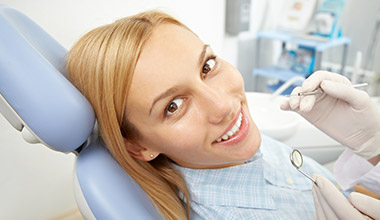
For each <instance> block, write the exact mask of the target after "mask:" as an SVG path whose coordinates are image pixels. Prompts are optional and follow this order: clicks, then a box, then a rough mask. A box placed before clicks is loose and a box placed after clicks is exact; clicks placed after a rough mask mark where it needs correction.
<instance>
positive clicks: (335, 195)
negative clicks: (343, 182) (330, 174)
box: [312, 174, 380, 220]
mask: <svg viewBox="0 0 380 220" xmlns="http://www.w3.org/2000/svg"><path fill="white" fill-rule="evenodd" d="M313 178H314V179H315V181H316V183H317V185H315V184H313V188H312V190H313V197H314V206H315V213H314V219H318V220H325V219H328V220H330V219H355V220H356V219H370V218H368V216H369V217H371V218H373V219H380V200H377V199H374V198H372V197H369V196H366V195H364V194H360V193H356V192H353V193H351V195H350V201H351V203H350V202H349V201H348V200H347V199H346V197H344V195H343V194H342V193H341V192H340V191H339V190H338V189H337V188H336V187H335V186H334V184H333V183H331V182H330V181H329V180H328V179H327V178H326V177H323V176H320V175H317V174H314V175H313ZM358 210H360V212H362V213H364V214H365V215H363V214H361V213H360V212H359V211H358Z"/></svg>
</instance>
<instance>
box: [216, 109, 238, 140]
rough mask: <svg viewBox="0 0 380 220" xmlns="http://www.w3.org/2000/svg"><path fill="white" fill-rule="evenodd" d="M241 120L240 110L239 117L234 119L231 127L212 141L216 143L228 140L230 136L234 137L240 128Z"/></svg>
mask: <svg viewBox="0 0 380 220" xmlns="http://www.w3.org/2000/svg"><path fill="white" fill-rule="evenodd" d="M242 120H243V114H242V112H240V113H239V118H238V119H237V120H236V122H235V124H234V125H233V126H232V128H231V129H230V130H229V131H227V132H226V133H225V134H223V135H222V136H221V137H220V138H218V139H216V140H215V141H214V142H216V143H219V142H222V141H227V140H229V139H230V138H232V137H234V136H235V134H236V133H238V131H239V130H240V128H241V124H242V123H241V122H242Z"/></svg>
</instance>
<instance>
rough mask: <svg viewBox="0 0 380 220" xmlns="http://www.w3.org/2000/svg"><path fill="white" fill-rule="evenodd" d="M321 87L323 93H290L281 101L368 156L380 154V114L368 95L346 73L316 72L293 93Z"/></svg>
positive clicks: (357, 151)
mask: <svg viewBox="0 0 380 220" xmlns="http://www.w3.org/2000/svg"><path fill="white" fill-rule="evenodd" d="M318 88H320V89H322V90H323V91H324V93H322V94H317V95H309V96H303V97H299V96H291V97H290V98H289V99H288V100H286V101H285V102H283V103H282V104H281V109H283V110H293V111H296V112H298V113H299V114H301V115H302V116H303V117H304V118H306V119H307V120H308V121H310V122H311V123H312V124H314V125H315V126H316V127H317V128H319V129H320V130H322V131H323V132H325V133H326V134H327V135H329V136H330V137H332V138H334V139H335V140H337V141H338V142H340V143H341V144H343V145H345V146H347V147H349V148H351V150H352V151H353V152H355V153H356V154H358V155H360V156H362V157H363V158H365V159H370V158H372V157H374V156H376V155H379V154H380V113H379V111H378V109H377V108H376V106H375V105H374V104H373V103H372V101H371V99H370V98H369V96H368V94H367V93H366V92H364V91H361V90H358V89H355V88H352V87H351V82H350V81H349V80H348V79H347V78H346V77H344V76H342V75H339V74H336V73H331V72H327V71H317V72H315V73H313V74H312V75H311V76H310V77H309V78H307V79H306V80H305V81H304V83H303V84H302V87H296V88H295V89H294V90H293V92H292V95H294V94H298V93H299V92H310V91H313V90H315V89H318Z"/></svg>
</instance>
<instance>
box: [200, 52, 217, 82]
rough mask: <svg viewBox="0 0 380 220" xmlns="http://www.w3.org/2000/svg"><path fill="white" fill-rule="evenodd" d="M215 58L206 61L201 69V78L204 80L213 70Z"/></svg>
mask: <svg viewBox="0 0 380 220" xmlns="http://www.w3.org/2000/svg"><path fill="white" fill-rule="evenodd" d="M215 58H216V57H210V58H208V60H207V61H206V63H205V65H204V66H203V67H202V77H203V78H204V77H205V76H206V75H207V74H208V73H209V72H210V71H211V70H212V68H214V66H215V64H216V61H215Z"/></svg>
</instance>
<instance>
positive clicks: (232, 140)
mask: <svg viewBox="0 0 380 220" xmlns="http://www.w3.org/2000/svg"><path fill="white" fill-rule="evenodd" d="M239 115H240V114H238V115H237V117H236V119H235V120H234V121H233V123H231V125H230V126H229V127H228V129H226V131H225V132H224V134H223V136H224V135H226V133H227V132H228V131H230V130H231V129H232V128H233V126H235V125H236V122H237V121H238V120H239ZM241 115H242V116H241V117H242V118H241V125H240V128H239V130H238V131H237V132H236V133H235V134H234V135H233V136H232V137H229V138H228V139H227V140H223V139H222V140H221V141H220V142H218V141H214V142H213V144H218V145H234V144H237V143H239V142H241V141H242V140H244V138H245V137H246V136H247V134H248V131H249V127H250V124H249V120H248V118H247V115H246V113H245V112H244V111H243V110H241ZM223 136H222V137H223ZM222 137H220V138H222ZM220 138H218V139H220Z"/></svg>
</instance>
